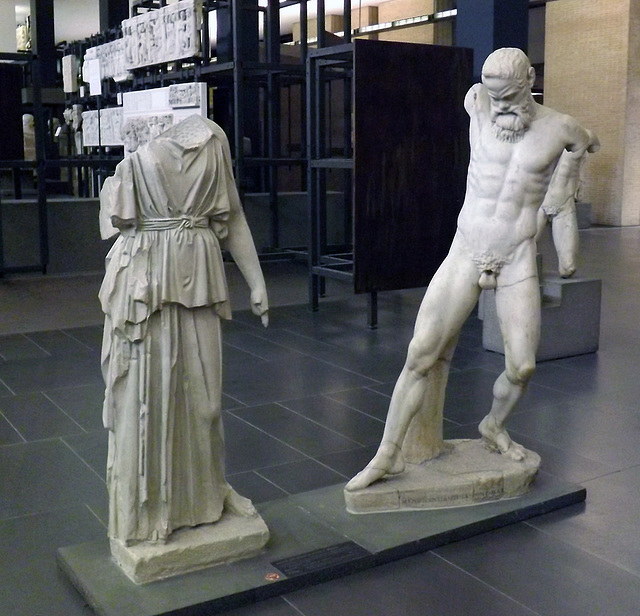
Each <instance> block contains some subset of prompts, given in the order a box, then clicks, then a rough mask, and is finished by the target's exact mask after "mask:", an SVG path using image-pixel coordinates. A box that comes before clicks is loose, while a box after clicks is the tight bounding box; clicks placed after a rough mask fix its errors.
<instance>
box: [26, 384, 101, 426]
mask: <svg viewBox="0 0 640 616" xmlns="http://www.w3.org/2000/svg"><path fill="white" fill-rule="evenodd" d="M38 393H39V394H41V395H42V396H43V397H44V398H45V400H48V401H49V402H51V404H53V406H54V407H55V408H57V409H58V410H59V411H60V412H61V413H62V414H63V415H64V416H65V417H67V418H68V419H70V420H71V421H72V422H73V423H74V424H76V426H78V428H80V430H82V432H83V433H84V434H88V432H89V431H88V430H85V429H84V428H83V427H82V426H81V425H80V424H79V423H78V422H77V421H76V420H75V419H74V418H73V417H71V415H69V413H67V411H65V410H64V409H63V408H62V407H61V406H60V405H59V404H58V403H57V402H56V401H55V400H53V399H52V398H51V397H50V396H49V395H48V394H47V393H46V392H44V391H39V392H38Z"/></svg>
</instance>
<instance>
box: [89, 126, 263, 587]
mask: <svg viewBox="0 0 640 616" xmlns="http://www.w3.org/2000/svg"><path fill="white" fill-rule="evenodd" d="M100 229H101V234H102V237H103V238H109V237H112V236H113V235H115V234H119V237H118V238H117V240H116V241H115V243H114V245H113V247H112V249H111V251H110V252H109V254H108V256H107V265H106V274H105V277H104V281H103V284H102V287H101V289H100V295H99V296H100V301H101V304H102V308H103V310H104V313H105V327H104V340H103V349H102V366H103V374H104V379H105V384H106V393H105V401H104V412H103V419H104V425H105V427H106V428H108V430H109V453H108V462H107V484H108V490H109V531H108V532H109V537H110V540H111V549H112V554H113V555H114V557H115V559H116V561H117V562H118V563H119V564H120V565H121V566H122V567H123V569H124V570H125V572H126V573H127V574H128V575H129V576H130V577H131V578H132V579H133V580H134V581H136V582H146V581H149V580H150V579H156V578H157V577H163V576H166V575H171V574H175V573H179V572H182V571H185V570H190V569H194V568H198V567H201V566H206V565H208V564H211V563H210V562H209V561H210V560H211V561H214V562H217V561H221V560H222V561H224V560H231V559H234V558H238V557H241V556H244V555H246V554H249V553H254V552H255V551H256V550H258V549H260V548H261V547H262V546H263V545H264V543H265V542H266V540H267V538H268V531H267V529H266V526H265V525H264V522H263V521H262V519H261V518H260V517H259V515H258V514H257V512H256V510H255V509H254V507H253V505H252V504H251V502H250V501H249V500H248V499H246V498H243V497H242V496H240V495H239V494H238V493H237V492H235V491H234V490H233V488H232V487H231V486H230V485H229V483H228V482H227V480H226V478H225V473H224V439H223V431H222V423H221V387H222V385H221V339H220V319H229V318H230V317H231V311H230V306H229V297H228V292H227V285H226V280H225V271H224V264H223V260H222V254H221V248H224V249H227V250H228V251H229V252H230V253H231V255H232V256H233V258H234V260H235V262H236V263H237V265H238V267H239V268H240V270H241V272H242V274H243V275H244V277H245V279H246V281H247V283H248V285H249V287H250V289H251V305H252V310H253V312H254V313H255V314H257V315H259V316H260V317H261V318H262V321H263V324H264V325H265V326H266V325H267V323H268V321H267V309H268V305H267V295H266V289H265V283H264V279H263V276H262V271H261V269H260V265H259V262H258V258H257V255H256V251H255V248H254V245H253V240H252V238H251V233H250V231H249V228H248V225H247V222H246V219H245V217H244V213H243V211H242V207H241V204H240V200H239V197H238V193H237V190H236V187H235V184H234V180H233V175H232V167H231V156H230V152H229V145H228V141H227V138H226V136H225V135H224V133H223V131H222V129H221V128H220V127H219V126H217V125H216V124H215V123H213V122H211V121H209V120H206V119H204V118H202V117H200V116H197V115H194V116H191V117H189V118H187V119H186V120H184V121H183V122H181V123H180V124H177V125H175V126H173V127H172V128H170V129H169V130H167V131H166V132H164V133H162V134H161V135H160V136H158V137H157V138H156V139H154V140H152V141H150V142H149V143H148V144H146V145H144V146H142V147H140V148H139V149H137V151H135V152H133V153H132V154H130V155H129V156H128V157H126V158H125V159H124V160H123V161H122V162H121V163H120V164H119V165H118V166H117V168H116V172H115V175H114V176H113V177H111V178H109V179H107V180H106V182H105V184H104V187H103V189H102V192H101V194H100ZM225 515H226V518H225ZM223 518H225V519H226V520H227V521H226V522H225V524H226V523H231V522H233V524H235V525H236V526H238V525H240V526H241V527H242V529H240V530H238V529H235V530H234V528H231V530H229V529H227V530H225V531H223V532H222V535H224V536H223V537H222V538H220V537H219V536H217V535H216V536H215V537H213V538H211V537H205V538H204V539H203V537H202V536H200V535H201V534H202V533H203V532H204V533H205V534H206V532H208V531H209V530H210V531H211V532H212V533H213V534H214V535H215V534H216V533H217V534H218V535H220V532H219V530H218V529H216V528H215V527H216V526H218V525H219V524H220V522H221V521H223ZM230 521H231V522H230ZM233 524H232V526H233ZM247 525H248V530H247ZM180 529H182V530H180ZM189 529H193V532H191V533H190V532H189ZM197 533H200V535H198V537H195V535H196V534H197ZM247 533H248V535H247ZM229 534H231V535H232V536H231V537H229V536H228V535H229ZM240 536H242V537H244V539H243V540H244V541H245V544H246V545H244V544H243V547H242V549H240V550H239V551H238V550H236V551H234V550H235V548H233V549H232V550H231V553H229V552H228V548H225V547H224V543H225V541H227V542H228V541H235V542H236V543H237V542H238V539H239V537H240ZM247 536H249V538H250V539H247V538H246V537H247ZM203 542H204V543H205V544H207V542H210V543H211V544H212V545H213V546H214V547H213V548H212V549H211V550H210V554H208V555H206V556H205V557H204V559H203V557H202V555H201V554H199V551H198V546H201V545H202V544H203ZM185 545H186V548H185ZM225 550H226V551H225ZM190 551H191V552H193V553H194V554H195V556H194V557H193V559H191V557H190V556H189V553H190ZM200 551H202V550H200ZM177 555H178V556H177Z"/></svg>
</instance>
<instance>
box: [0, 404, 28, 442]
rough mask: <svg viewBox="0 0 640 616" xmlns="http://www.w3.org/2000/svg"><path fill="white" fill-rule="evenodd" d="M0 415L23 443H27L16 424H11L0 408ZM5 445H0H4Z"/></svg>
mask: <svg viewBox="0 0 640 616" xmlns="http://www.w3.org/2000/svg"><path fill="white" fill-rule="evenodd" d="M0 417H2V418H3V419H4V420H5V421H6V422H7V423H8V424H9V425H10V426H11V427H12V428H13V430H14V431H15V432H16V434H17V435H18V436H19V437H20V438H21V439H22V442H23V443H27V442H29V441H27V439H26V438H25V437H24V436H23V434H22V432H20V430H18V428H16V426H14V425H13V423H12V422H11V420H10V419H9V418H8V417H7V416H6V415H5V414H4V413H3V412H2V410H0ZM21 444H22V443H7V445H21ZM5 446H6V445H0V447H5Z"/></svg>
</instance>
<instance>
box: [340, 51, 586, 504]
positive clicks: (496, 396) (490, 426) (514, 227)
mask: <svg viewBox="0 0 640 616" xmlns="http://www.w3.org/2000/svg"><path fill="white" fill-rule="evenodd" d="M534 79H535V71H534V69H533V68H532V67H531V65H530V63H529V61H528V59H527V57H526V56H525V55H524V53H523V52H522V51H520V50H517V49H500V50H497V51H495V52H493V53H492V54H491V55H490V56H489V57H488V58H487V60H486V62H485V64H484V66H483V71H482V83H481V84H476V85H474V86H473V87H472V88H471V89H470V90H469V92H468V93H467V96H466V98H465V103H464V104H465V109H466V110H467V112H468V113H469V116H470V144H471V159H470V163H469V170H468V178H467V191H466V195H465V200H464V203H463V206H462V209H461V212H460V215H459V218H458V229H457V233H456V235H455V237H454V240H453V243H452V246H451V249H450V252H449V254H448V256H447V257H446V258H445V260H444V262H443V263H442V265H441V266H440V268H439V269H438V271H437V272H436V274H435V275H434V277H433V279H432V281H431V283H430V285H429V287H428V288H427V291H426V293H425V296H424V299H423V302H422V305H421V307H420V310H419V313H418V317H417V319H416V325H415V331H414V336H413V339H412V341H411V343H410V345H409V350H408V354H407V360H406V363H405V366H404V368H403V370H402V373H401V374H400V377H399V379H398V381H397V383H396V386H395V389H394V392H393V395H392V398H391V403H390V406H389V413H388V416H387V421H386V424H385V430H384V434H383V437H382V442H381V445H380V448H379V449H378V452H377V454H376V455H375V457H374V458H373V460H372V461H371V462H370V463H369V464H368V465H367V467H366V468H365V469H364V470H363V471H361V472H360V473H359V474H358V475H356V477H354V478H353V479H352V480H351V481H350V482H349V483H348V484H347V486H346V489H347V492H353V491H358V490H363V489H366V488H367V487H368V486H369V485H371V484H373V483H375V482H376V481H378V480H380V479H382V478H383V477H385V475H388V474H399V473H402V472H403V470H404V469H405V456H404V455H403V451H404V441H405V436H406V435H407V432H408V430H409V429H410V426H411V423H412V421H414V417H416V416H420V415H426V417H425V418H423V419H422V421H423V424H425V425H429V426H431V428H430V430H431V434H427V432H425V431H424V430H423V431H422V432H423V434H422V436H421V438H422V439H423V447H424V450H425V452H426V453H427V455H426V456H425V457H429V456H432V455H437V454H438V450H439V449H441V448H440V447H438V446H437V444H436V446H434V444H433V443H434V441H435V442H437V441H438V440H439V439H440V440H441V437H440V432H439V431H441V421H442V420H441V415H440V414H441V408H442V402H443V395H444V394H443V382H444V383H446V373H447V371H448V366H449V363H450V359H451V356H452V355H453V351H454V350H455V346H456V343H457V337H458V334H459V331H460V328H461V326H462V324H463V323H464V321H465V320H466V318H467V317H468V316H469V314H470V313H471V311H472V310H473V308H474V306H475V305H476V303H477V301H478V298H479V296H480V292H481V291H482V290H486V289H495V300H496V310H497V314H498V317H499V321H500V326H501V333H502V336H503V338H504V344H505V354H506V361H505V371H504V372H503V373H502V374H501V375H500V376H499V377H498V379H497V381H496V382H495V385H494V388H493V402H492V405H491V408H490V411H489V413H488V414H487V415H486V417H485V418H484V419H483V420H482V421H481V422H480V425H479V431H480V434H481V436H482V438H483V440H484V441H485V442H487V443H489V444H491V445H492V446H494V447H495V448H496V449H497V450H498V451H500V452H501V453H502V455H503V456H505V457H507V458H509V459H511V460H512V461H515V462H518V463H522V464H524V461H525V460H526V459H527V457H528V454H527V452H526V450H525V449H524V448H523V447H522V446H521V445H519V444H518V443H516V442H514V441H513V440H512V439H511V437H510V436H509V434H508V433H507V431H506V428H505V425H506V422H507V419H508V417H509V415H510V414H511V412H512V411H513V409H514V408H515V407H516V405H517V404H518V402H519V400H520V399H521V397H522V395H523V394H524V392H525V390H526V386H527V384H528V382H529V380H530V379H531V376H532V375H533V372H534V369H535V353H536V348H537V346H538V340H539V336H540V293H539V289H538V273H537V267H536V242H535V235H536V231H537V216H538V210H539V208H540V206H541V205H542V202H543V200H544V197H545V193H546V191H547V188H548V186H549V184H550V182H551V178H552V174H553V171H554V168H555V167H556V165H557V163H558V161H559V159H560V157H561V156H562V153H563V152H564V151H566V150H569V151H572V152H574V153H575V156H576V157H578V158H579V157H581V156H582V155H583V154H584V152H586V151H595V150H596V149H597V148H598V141H597V138H596V137H595V136H594V135H593V134H592V133H590V132H589V131H587V130H586V129H584V128H583V127H581V126H580V124H579V123H578V122H577V121H576V120H575V119H573V118H571V117H569V116H567V115H565V114H561V113H558V112H556V111H554V110H552V109H550V108H548V107H544V106H542V105H539V104H538V103H536V102H535V101H534V99H533V97H532V95H531V87H532V86H533V83H534ZM434 367H437V370H438V372H439V373H440V376H439V377H438V378H437V379H436V378H435V377H433V376H432V375H431V372H432V371H433V369H434ZM434 384H436V385H437V386H435V392H436V394H435V395H434V393H433V390H434ZM417 448H418V449H419V448H420V445H419V444H418V445H417ZM412 449H414V450H415V449H416V446H415V445H414V446H412ZM476 470H478V471H482V469H476Z"/></svg>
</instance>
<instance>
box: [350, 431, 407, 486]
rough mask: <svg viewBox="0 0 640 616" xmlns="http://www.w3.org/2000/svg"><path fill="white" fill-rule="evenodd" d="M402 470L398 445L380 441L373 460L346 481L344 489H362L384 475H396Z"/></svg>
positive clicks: (402, 465) (402, 461)
mask: <svg viewBox="0 0 640 616" xmlns="http://www.w3.org/2000/svg"><path fill="white" fill-rule="evenodd" d="M403 470H404V460H403V459H402V451H401V450H400V447H398V446H397V445H396V444H395V443H391V442H385V443H382V444H381V445H380V447H379V448H378V452H377V453H376V455H375V456H374V458H373V460H371V462H369V464H367V466H366V467H365V468H364V469H363V470H361V471H360V472H359V473H358V474H357V475H356V476H355V477H354V478H353V479H352V480H351V481H349V483H347V485H346V486H345V490H348V491H349V492H353V491H355V490H362V488H366V487H367V486H370V485H371V484H372V483H374V482H375V481H378V479H381V478H382V477H384V476H385V475H397V474H398V473H401V472H402V471H403Z"/></svg>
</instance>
